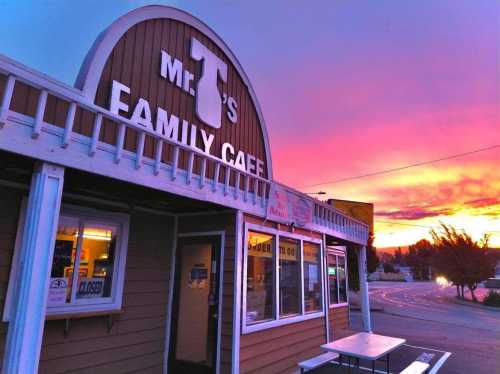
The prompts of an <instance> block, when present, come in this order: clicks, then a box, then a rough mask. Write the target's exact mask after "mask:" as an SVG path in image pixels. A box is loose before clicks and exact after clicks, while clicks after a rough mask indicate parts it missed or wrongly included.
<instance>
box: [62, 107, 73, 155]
mask: <svg viewBox="0 0 500 374" xmlns="http://www.w3.org/2000/svg"><path fill="white" fill-rule="evenodd" d="M75 114H76V103H71V104H69V108H68V114H67V115H66V123H65V124H64V134H63V140H62V144H61V147H63V148H66V147H68V145H69V141H70V139H71V133H72V132H73V124H74V123H75Z"/></svg>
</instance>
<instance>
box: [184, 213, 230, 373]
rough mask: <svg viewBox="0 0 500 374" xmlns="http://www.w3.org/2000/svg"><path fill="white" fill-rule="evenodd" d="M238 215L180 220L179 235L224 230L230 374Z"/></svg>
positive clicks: (223, 360) (223, 367)
mask: <svg viewBox="0 0 500 374" xmlns="http://www.w3.org/2000/svg"><path fill="white" fill-rule="evenodd" d="M235 221H236V212H228V213H220V214H210V215H200V216H185V217H180V218H179V223H178V232H179V233H189V232H201V231H224V232H225V242H224V244H225V245H224V260H223V261H224V277H223V288H222V326H221V342H220V349H221V352H220V372H221V373H223V374H228V373H230V372H231V365H232V351H233V350H232V346H233V305H234V249H235V244H236V243H235V240H236V238H235V230H236V228H235Z"/></svg>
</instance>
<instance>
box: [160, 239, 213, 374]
mask: <svg viewBox="0 0 500 374" xmlns="http://www.w3.org/2000/svg"><path fill="white" fill-rule="evenodd" d="M220 250H221V240H220V236H215V235H214V236H193V237H182V238H179V240H178V245H177V253H176V269H175V284H174V300H173V301H174V303H173V310H172V312H173V314H172V334H171V336H170V352H169V373H175V374H215V372H216V357H217V331H218V305H219V279H220V274H219V261H220Z"/></svg>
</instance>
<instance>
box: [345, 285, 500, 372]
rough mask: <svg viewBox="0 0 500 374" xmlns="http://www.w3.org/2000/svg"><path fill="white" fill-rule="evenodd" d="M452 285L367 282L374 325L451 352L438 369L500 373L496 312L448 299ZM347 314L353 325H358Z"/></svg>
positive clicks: (498, 316) (499, 316) (499, 330)
mask: <svg viewBox="0 0 500 374" xmlns="http://www.w3.org/2000/svg"><path fill="white" fill-rule="evenodd" d="M454 292H455V291H454V289H441V288H440V287H438V286H437V285H434V284H432V283H385V282H373V283H370V300H371V302H372V304H376V305H378V306H382V307H383V308H384V312H373V313H372V322H373V330H374V332H376V333H380V334H384V335H392V336H399V337H403V338H405V339H407V342H408V343H409V344H412V345H416V346H424V347H429V348H433V349H439V350H443V351H449V352H451V353H452V355H451V356H450V358H449V359H448V360H447V361H446V363H445V364H444V366H443V367H442V369H441V370H440V371H439V374H469V373H472V374H500V312H498V311H493V310H484V309H479V308H475V307H470V306H464V305H457V304H454V303H453V302H451V301H450V297H452V296H454ZM360 319H361V318H360V315H359V313H358V312H353V313H351V323H352V326H351V328H353V329H355V330H358V329H361V321H360Z"/></svg>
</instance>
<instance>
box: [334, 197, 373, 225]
mask: <svg viewBox="0 0 500 374" xmlns="http://www.w3.org/2000/svg"><path fill="white" fill-rule="evenodd" d="M327 202H328V204H329V205H332V206H333V207H334V208H335V209H338V210H340V211H341V212H344V213H345V214H347V215H348V216H350V217H352V218H354V219H357V220H359V221H361V222H363V223H366V224H367V225H368V226H370V232H372V233H373V232H374V228H373V217H374V207H373V204H372V203H365V202H361V201H350V200H340V199H328V201H327Z"/></svg>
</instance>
